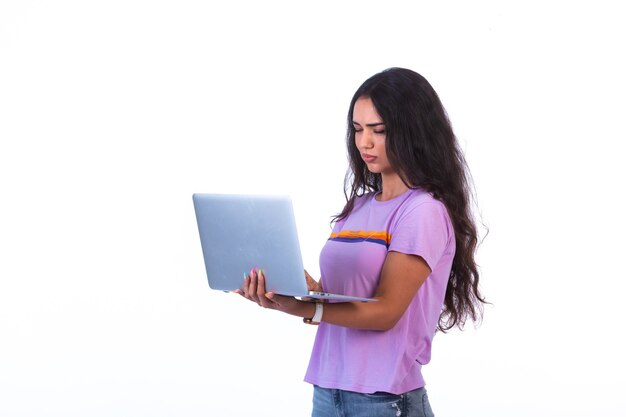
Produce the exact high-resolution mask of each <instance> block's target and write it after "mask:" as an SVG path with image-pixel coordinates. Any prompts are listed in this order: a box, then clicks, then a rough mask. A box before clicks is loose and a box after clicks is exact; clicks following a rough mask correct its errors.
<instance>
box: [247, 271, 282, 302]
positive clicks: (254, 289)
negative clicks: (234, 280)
mask: <svg viewBox="0 0 626 417" xmlns="http://www.w3.org/2000/svg"><path fill="white" fill-rule="evenodd" d="M242 293H243V294H242V295H243V296H244V297H245V298H247V299H248V300H251V301H254V302H255V303H257V304H258V305H260V306H262V307H265V308H271V307H273V306H274V304H275V302H274V301H273V300H272V299H271V298H272V297H273V293H268V295H270V297H267V296H266V290H265V274H264V273H263V270H257V269H256V268H254V269H252V271H250V274H249V275H248V274H245V275H244V280H243V288H242Z"/></svg>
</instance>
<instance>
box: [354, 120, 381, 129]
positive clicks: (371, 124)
mask: <svg viewBox="0 0 626 417" xmlns="http://www.w3.org/2000/svg"><path fill="white" fill-rule="evenodd" d="M352 124H353V125H359V126H361V123H358V122H355V121H354V120H353V121H352ZM382 125H384V123H383V122H380V123H366V124H365V126H367V127H376V126H382Z"/></svg>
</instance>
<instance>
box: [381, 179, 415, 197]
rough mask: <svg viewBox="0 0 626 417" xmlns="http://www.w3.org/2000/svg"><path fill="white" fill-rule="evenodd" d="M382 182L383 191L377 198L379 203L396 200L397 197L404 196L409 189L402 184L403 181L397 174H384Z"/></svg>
mask: <svg viewBox="0 0 626 417" xmlns="http://www.w3.org/2000/svg"><path fill="white" fill-rule="evenodd" d="M382 180H383V184H382V190H381V193H380V195H379V196H378V198H377V200H378V201H387V200H391V199H392V198H396V197H397V196H399V195H401V194H404V193H405V192H406V191H407V190H408V189H409V187H407V186H406V184H404V182H402V179H401V178H400V176H399V175H398V174H396V173H392V174H383V175H382Z"/></svg>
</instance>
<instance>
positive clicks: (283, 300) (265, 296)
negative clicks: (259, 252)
mask: <svg viewBox="0 0 626 417" xmlns="http://www.w3.org/2000/svg"><path fill="white" fill-rule="evenodd" d="M235 292H236V293H238V294H239V295H241V296H242V297H244V298H247V299H248V300H250V301H254V302H255V303H257V304H258V305H260V306H261V307H264V308H271V309H273V310H280V311H284V312H286V313H289V312H290V310H291V309H293V307H295V304H296V303H297V302H298V300H296V299H295V298H293V297H285V296H282V295H277V294H274V293H273V292H266V291H265V274H264V273H263V270H257V269H252V271H250V274H246V275H245V276H244V280H243V286H242V287H241V288H240V289H238V290H236V291H235Z"/></svg>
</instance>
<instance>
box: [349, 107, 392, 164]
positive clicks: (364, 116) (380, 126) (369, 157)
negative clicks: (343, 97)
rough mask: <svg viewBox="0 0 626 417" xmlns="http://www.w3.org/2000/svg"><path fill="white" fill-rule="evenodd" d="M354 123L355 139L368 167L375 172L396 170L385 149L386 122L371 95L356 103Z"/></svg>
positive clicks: (353, 115) (353, 116)
mask: <svg viewBox="0 0 626 417" xmlns="http://www.w3.org/2000/svg"><path fill="white" fill-rule="evenodd" d="M352 113H353V114H352V125H353V126H354V130H355V134H354V141H355V144H356V147H357V149H358V150H359V152H360V153H361V158H363V161H365V163H366V164H367V169H369V170H370V172H373V173H375V174H388V173H392V172H394V171H393V169H392V168H391V165H390V164H389V159H387V151H386V149H385V139H386V133H385V124H384V123H383V120H382V119H381V117H380V116H379V115H378V112H377V111H376V107H374V103H372V100H371V99H370V98H369V97H361V98H359V99H358V100H357V101H356V102H355V103H354V110H353V112H352Z"/></svg>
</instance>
